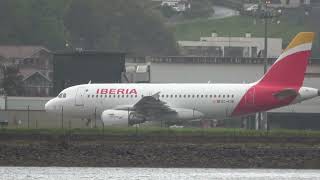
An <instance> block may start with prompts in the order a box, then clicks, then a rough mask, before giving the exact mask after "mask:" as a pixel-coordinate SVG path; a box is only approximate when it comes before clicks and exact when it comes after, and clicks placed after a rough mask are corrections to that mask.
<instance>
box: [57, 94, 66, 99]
mask: <svg viewBox="0 0 320 180" xmlns="http://www.w3.org/2000/svg"><path fill="white" fill-rule="evenodd" d="M66 97H67V94H66V93H60V94H59V95H58V98H66Z"/></svg>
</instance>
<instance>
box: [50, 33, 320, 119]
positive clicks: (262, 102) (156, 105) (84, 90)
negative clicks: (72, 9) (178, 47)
mask: <svg viewBox="0 0 320 180" xmlns="http://www.w3.org/2000/svg"><path fill="white" fill-rule="evenodd" d="M313 39H314V33H312V32H302V33H299V34H298V35H297V36H296V37H295V38H294V39H293V41H292V42H291V43H290V44H289V46H288V47H287V48H286V49H285V50H284V52H283V53H282V54H281V55H280V57H279V58H278V59H277V61H276V62H275V63H274V64H273V65H272V67H271V68H270V69H269V71H268V72H267V73H266V74H265V75H264V76H263V77H262V78H261V79H260V80H258V81H257V82H254V83H251V84H83V85H78V86H73V87H69V88H67V89H65V90H63V91H62V92H61V93H60V94H59V95H58V97H56V98H54V99H52V100H50V101H49V102H48V103H47V104H46V105H45V109H46V111H47V112H54V113H61V112H63V113H64V116H70V117H78V118H83V119H90V118H92V117H93V116H94V115H95V114H96V115H98V116H100V115H101V116H100V117H101V120H102V121H103V122H104V124H105V125H128V124H130V125H132V124H136V123H143V122H146V121H157V120H158V121H160V120H178V121H181V120H182V121H183V120H196V119H201V118H217V119H222V118H226V117H233V116H244V115H248V114H252V113H256V112H261V111H268V110H270V109H274V108H279V107H282V106H287V105H290V104H295V103H298V102H302V101H304V100H308V99H311V98H314V97H317V96H319V94H320V92H319V90H318V89H314V88H309V87H302V85H303V80H304V74H305V71H306V68H307V64H308V59H309V57H310V54H311V47H312V41H313Z"/></svg>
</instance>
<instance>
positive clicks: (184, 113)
mask: <svg viewBox="0 0 320 180" xmlns="http://www.w3.org/2000/svg"><path fill="white" fill-rule="evenodd" d="M173 109H174V110H175V111H176V113H171V114H168V115H167V116H166V117H165V118H167V119H170V120H178V121H188V120H195V119H201V118H202V117H203V116H204V115H203V113H201V112H199V111H197V110H194V109H183V108H173ZM165 118H163V119H165Z"/></svg>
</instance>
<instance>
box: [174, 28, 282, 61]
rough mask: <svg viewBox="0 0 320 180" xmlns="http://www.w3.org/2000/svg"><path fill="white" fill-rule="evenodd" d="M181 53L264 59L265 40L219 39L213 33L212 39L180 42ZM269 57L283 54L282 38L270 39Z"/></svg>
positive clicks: (204, 38) (247, 35)
mask: <svg viewBox="0 0 320 180" xmlns="http://www.w3.org/2000/svg"><path fill="white" fill-rule="evenodd" d="M178 44H179V47H180V53H181V54H182V55H185V56H217V57H263V51H264V38H263V37H251V34H250V33H247V34H246V35H245V36H244V37H219V36H218V35H217V33H212V36H211V37H201V38H200V41H178ZM268 45H269V46H268V57H269V58H274V57H278V56H279V55H280V54H281V52H282V39H281V38H268Z"/></svg>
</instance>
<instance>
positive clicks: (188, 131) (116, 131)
mask: <svg viewBox="0 0 320 180" xmlns="http://www.w3.org/2000/svg"><path fill="white" fill-rule="evenodd" d="M4 133H5V134H44V135H63V134H80V135H101V134H103V135H110V136H133V135H139V136H182V137H192V136H208V137H312V138H320V131H309V130H308V131H305V130H286V129H277V130H271V131H269V132H267V131H256V130H244V129H226V128H215V129H200V128H181V129H180V128H177V129H169V128H151V127H150V128H135V127H127V128H115V127H108V128H104V129H22V128H19V129H2V130H1V131H0V135H1V134H4Z"/></svg>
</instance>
